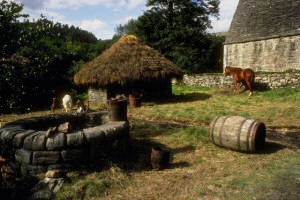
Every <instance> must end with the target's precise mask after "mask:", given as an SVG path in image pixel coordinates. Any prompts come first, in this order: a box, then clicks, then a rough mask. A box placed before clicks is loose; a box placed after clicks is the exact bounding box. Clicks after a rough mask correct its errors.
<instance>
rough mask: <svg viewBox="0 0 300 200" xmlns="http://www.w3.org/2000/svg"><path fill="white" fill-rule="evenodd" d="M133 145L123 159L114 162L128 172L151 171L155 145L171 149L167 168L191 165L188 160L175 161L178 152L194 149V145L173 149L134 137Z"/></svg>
mask: <svg viewBox="0 0 300 200" xmlns="http://www.w3.org/2000/svg"><path fill="white" fill-rule="evenodd" d="M131 143H132V145H131V148H130V149H129V151H128V152H127V155H125V156H123V160H120V159H118V160H115V161H114V164H116V165H117V166H118V167H120V168H121V169H122V170H125V171H127V172H140V171H151V170H153V168H152V166H151V151H152V148H154V147H161V148H168V149H169V150H170V159H169V165H168V166H166V168H165V169H174V168H183V167H188V166H190V164H189V163H187V162H173V157H174V156H175V155H176V154H178V153H183V152H186V151H191V150H194V149H195V148H194V147H192V146H186V147H182V148H176V149H171V148H169V147H168V146H166V145H164V144H162V143H158V142H155V141H152V140H149V139H133V140H132V142H131Z"/></svg>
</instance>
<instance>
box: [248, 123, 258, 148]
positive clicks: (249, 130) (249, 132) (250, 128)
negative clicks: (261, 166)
mask: <svg viewBox="0 0 300 200" xmlns="http://www.w3.org/2000/svg"><path fill="white" fill-rule="evenodd" d="M255 122H256V121H253V122H252V123H251V124H250V126H249V129H248V133H247V144H246V147H247V151H249V139H250V134H251V130H252V127H253V125H254V124H255Z"/></svg>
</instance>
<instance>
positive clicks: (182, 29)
mask: <svg viewBox="0 0 300 200" xmlns="http://www.w3.org/2000/svg"><path fill="white" fill-rule="evenodd" d="M147 6H148V7H151V9H150V10H148V11H146V12H145V13H144V14H143V15H142V16H140V17H139V18H138V20H137V22H136V24H135V29H134V32H135V34H137V35H138V36H139V37H140V38H141V39H142V40H143V41H144V42H145V43H147V44H148V45H150V46H152V47H154V48H155V49H157V50H159V51H160V52H161V53H162V54H164V55H165V56H166V57H167V58H169V59H170V60H172V61H173V62H174V63H175V64H177V65H178V66H179V67H181V68H182V69H184V70H186V71H199V70H200V69H201V68H204V67H205V66H204V65H205V62H204V61H205V59H206V57H207V56H206V55H205V52H206V50H207V49H208V48H209V41H208V39H207V37H206V30H207V28H210V27H211V21H210V18H209V17H210V16H214V17H218V13H219V7H218V6H219V0H148V1H147Z"/></svg>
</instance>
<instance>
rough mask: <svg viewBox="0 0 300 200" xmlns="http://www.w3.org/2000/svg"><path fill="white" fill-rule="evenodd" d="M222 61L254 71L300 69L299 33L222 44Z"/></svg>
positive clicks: (225, 64) (227, 64) (225, 63)
mask: <svg viewBox="0 0 300 200" xmlns="http://www.w3.org/2000/svg"><path fill="white" fill-rule="evenodd" d="M223 63H224V68H225V66H232V67H240V68H251V69H253V70H254V71H266V72H272V71H273V72H274V71H275V72H282V71H286V70H289V69H296V70H300V35H298V36H292V37H278V38H274V39H268V40H260V41H252V42H245V43H237V44H227V45H224V62H223Z"/></svg>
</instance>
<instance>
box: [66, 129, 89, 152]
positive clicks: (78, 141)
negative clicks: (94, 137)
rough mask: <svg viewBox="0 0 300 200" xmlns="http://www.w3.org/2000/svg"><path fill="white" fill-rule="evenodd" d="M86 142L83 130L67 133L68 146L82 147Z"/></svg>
mask: <svg viewBox="0 0 300 200" xmlns="http://www.w3.org/2000/svg"><path fill="white" fill-rule="evenodd" d="M84 143H85V137H84V134H83V132H82V131H77V132H72V133H70V134H67V146H68V147H73V148H77V147H81V146H83V145H84Z"/></svg>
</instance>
